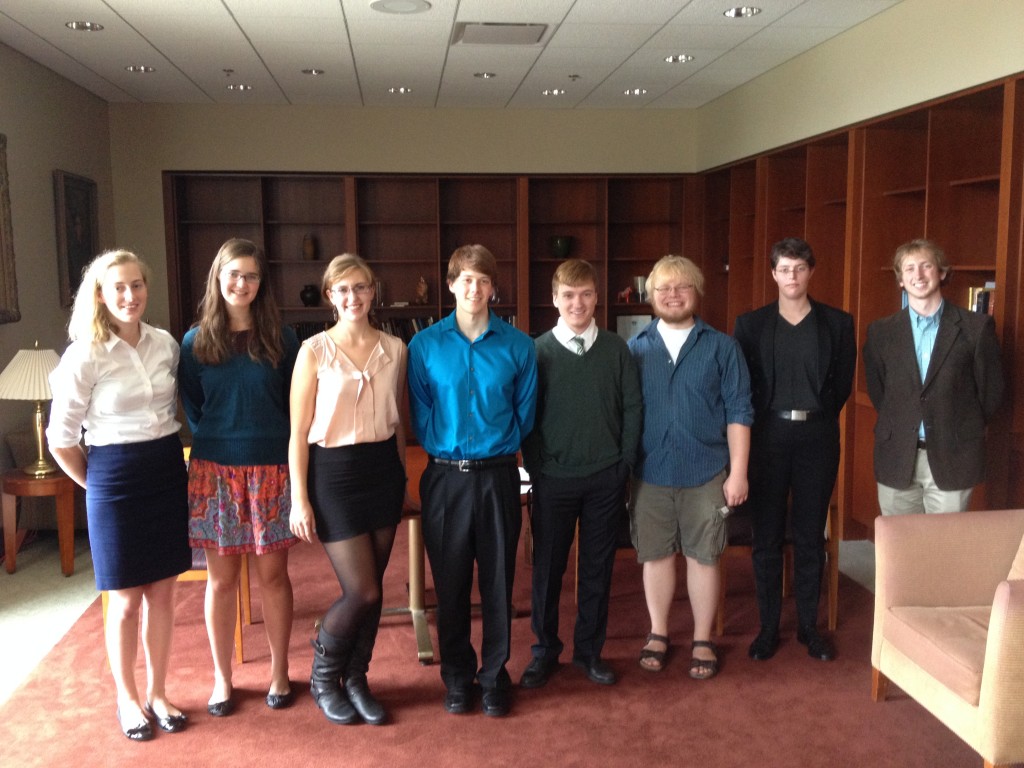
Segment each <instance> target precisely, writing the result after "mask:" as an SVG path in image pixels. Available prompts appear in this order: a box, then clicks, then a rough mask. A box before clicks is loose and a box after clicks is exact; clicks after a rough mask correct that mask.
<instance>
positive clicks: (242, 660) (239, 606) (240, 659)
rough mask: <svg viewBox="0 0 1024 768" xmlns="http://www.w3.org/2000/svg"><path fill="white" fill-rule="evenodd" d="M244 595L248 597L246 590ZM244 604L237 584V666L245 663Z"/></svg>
mask: <svg viewBox="0 0 1024 768" xmlns="http://www.w3.org/2000/svg"><path fill="white" fill-rule="evenodd" d="M243 557H244V555H243ZM243 570H244V569H243ZM246 595H248V590H246ZM244 604H245V601H244V600H243V599H242V585H241V584H239V585H238V595H237V597H236V598H235V658H236V659H237V660H238V663H239V664H244V663H245V654H244V652H243V649H242V614H243V612H244Z"/></svg>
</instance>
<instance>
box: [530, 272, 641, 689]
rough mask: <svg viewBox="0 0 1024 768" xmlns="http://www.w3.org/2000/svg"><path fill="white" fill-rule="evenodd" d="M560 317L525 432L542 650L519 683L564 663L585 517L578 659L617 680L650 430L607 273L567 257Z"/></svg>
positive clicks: (543, 347) (555, 292) (555, 287)
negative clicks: (632, 507)
mask: <svg viewBox="0 0 1024 768" xmlns="http://www.w3.org/2000/svg"><path fill="white" fill-rule="evenodd" d="M551 292H552V298H553V299H554V304H555V306H556V307H557V308H558V313H559V315H560V319H559V320H558V324H557V325H556V326H555V327H554V328H553V329H552V330H550V331H548V332H547V333H545V334H543V335H542V336H540V337H539V338H538V339H537V340H536V342H535V343H536V347H537V368H538V386H537V418H536V421H535V423H534V429H533V432H532V433H531V434H530V435H529V436H528V437H527V438H526V440H525V441H524V442H523V446H522V450H523V462H524V464H525V466H526V469H527V471H528V472H529V473H530V479H531V481H532V483H533V558H534V559H533V616H532V622H531V626H532V628H533V632H534V634H535V635H536V636H537V642H536V643H535V644H534V645H533V648H532V651H533V658H532V660H531V661H530V663H529V665H528V666H527V667H526V670H525V671H524V672H523V677H522V679H521V680H520V682H519V684H520V686H522V687H523V688H539V687H540V686H542V685H544V684H545V683H547V681H548V678H550V677H551V675H552V674H553V673H554V672H555V670H556V669H557V668H558V656H559V654H560V653H561V652H562V648H563V645H562V641H561V640H560V639H559V637H558V603H559V597H560V594H561V591H562V576H563V575H564V574H565V567H566V563H567V561H568V557H569V550H570V548H571V547H572V542H573V536H574V534H575V533H576V525H577V522H578V523H579V542H578V545H577V551H578V553H579V573H578V577H577V615H576V629H575V632H574V636H573V664H575V665H576V666H577V667H580V668H581V669H583V671H584V672H585V673H586V675H587V677H588V678H589V679H590V680H592V681H593V682H595V683H598V684H600V685H612V684H614V683H615V680H616V677H615V672H614V671H613V670H612V669H611V667H609V666H608V665H607V664H606V663H605V662H604V661H602V659H601V649H602V648H603V647H604V641H605V635H606V632H607V628H608V593H609V590H610V587H611V581H612V566H613V564H614V562H615V546H616V541H617V538H618V531H619V526H620V523H621V522H622V521H623V518H624V515H625V488H626V480H627V479H628V477H629V474H630V470H631V468H632V466H633V463H634V461H635V458H636V452H637V446H638V444H639V440H640V429H641V419H642V414H643V402H642V400H641V394H640V377H639V374H638V373H637V369H636V364H635V363H634V362H633V358H632V356H631V355H630V353H629V349H628V348H627V347H626V342H625V341H623V340H622V339H621V338H619V337H618V336H617V335H615V334H614V333H611V332H610V331H606V330H603V329H599V328H598V327H597V323H595V322H594V310H595V308H596V307H597V273H596V271H595V270H594V267H593V266H591V265H590V264H589V263H588V262H586V261H583V260H581V259H569V260H567V261H564V262H562V264H561V265H559V267H558V269H557V270H556V271H555V275H554V278H553V279H552V281H551Z"/></svg>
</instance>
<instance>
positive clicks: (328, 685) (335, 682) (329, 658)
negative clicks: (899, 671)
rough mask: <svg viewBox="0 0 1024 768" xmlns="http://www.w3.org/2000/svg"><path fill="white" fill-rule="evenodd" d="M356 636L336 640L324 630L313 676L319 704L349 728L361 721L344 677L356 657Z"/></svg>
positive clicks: (316, 646)
mask: <svg viewBox="0 0 1024 768" xmlns="http://www.w3.org/2000/svg"><path fill="white" fill-rule="evenodd" d="M354 641H355V638H353V637H335V636H334V635H331V634H328V633H327V632H326V631H325V630H324V629H323V628H322V627H321V628H320V631H319V633H318V634H317V637H316V639H315V640H311V641H310V644H311V645H312V646H313V673H312V675H311V676H310V681H309V690H310V693H312V694H313V700H314V701H316V705H317V706H318V707H320V709H322V710H323V711H324V715H325V716H326V717H327V719H328V720H330V721H331V722H332V723H338V724H339V725H348V724H350V723H354V722H356V721H357V720H358V719H359V715H358V713H357V712H356V710H355V708H353V706H352V703H351V702H350V701H349V700H348V696H347V695H346V693H345V691H343V690H342V688H341V676H342V674H343V673H344V671H345V667H346V666H347V665H348V663H349V657H350V656H351V654H352V645H353V643H354Z"/></svg>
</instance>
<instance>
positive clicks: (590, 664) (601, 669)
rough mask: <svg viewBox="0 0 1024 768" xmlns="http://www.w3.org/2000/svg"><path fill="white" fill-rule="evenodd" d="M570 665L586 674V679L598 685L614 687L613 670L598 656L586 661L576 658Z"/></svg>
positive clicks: (585, 659)
mask: <svg viewBox="0 0 1024 768" xmlns="http://www.w3.org/2000/svg"><path fill="white" fill-rule="evenodd" d="M572 663H573V664H574V665H575V666H577V667H579V668H580V669H582V670H583V671H584V672H586V674H587V679H588V680H590V682H592V683H597V684H598V685H615V681H616V680H617V678H616V676H615V670H613V669H612V668H611V667H609V666H608V665H607V664H606V663H605V662H604V661H602V660H601V658H600V657H599V656H595V657H594V658H591V659H587V658H584V657H582V656H577V657H576V658H574V659H573V660H572Z"/></svg>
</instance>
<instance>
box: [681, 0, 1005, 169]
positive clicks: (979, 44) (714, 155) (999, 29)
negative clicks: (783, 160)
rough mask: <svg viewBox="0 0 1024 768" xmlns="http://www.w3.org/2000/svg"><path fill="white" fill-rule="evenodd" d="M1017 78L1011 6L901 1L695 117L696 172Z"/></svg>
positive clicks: (982, 0) (988, 1) (959, 0)
mask: <svg viewBox="0 0 1024 768" xmlns="http://www.w3.org/2000/svg"><path fill="white" fill-rule="evenodd" d="M1021 71H1024V2H1021V0H903V2H901V3H900V4H899V5H896V6H894V7H893V8H890V9H889V10H888V11H886V12H885V13H882V14H879V15H877V16H875V17H873V18H871V19H868V20H867V21H866V22H865V23H863V24H860V25H858V26H856V27H854V28H853V29H851V30H849V31H848V32H846V33H844V34H842V35H840V36H838V37H836V38H833V39H832V40H829V41H828V42H827V43H825V44H824V45H821V46H819V47H818V48H815V49H813V50H811V51H808V52H807V53H806V54H804V55H803V56H799V57H797V58H796V59H793V60H791V61H789V62H786V63H785V64H783V65H782V66H780V67H776V68H775V69H773V70H772V71H770V72H768V73H766V74H764V75H762V76H761V77H759V78H757V79H756V80H754V81H752V82H750V83H748V84H746V85H744V86H742V87H741V88H737V89H736V90H734V91H731V92H730V93H727V94H726V95H725V96H723V97H722V98H720V99H717V100H716V101H714V102H712V103H711V104H708V105H705V106H704V107H703V108H702V109H700V110H698V112H697V118H698V125H697V134H698V146H697V148H696V161H697V167H698V168H699V169H700V170H706V169H708V168H713V167H715V166H718V165H722V164H726V163H730V162H733V161H735V160H738V159H740V158H744V157H749V156H751V155H755V154H759V153H761V152H765V151H767V150H770V149H773V148H775V147H780V146H783V145H786V144H789V143H792V142H795V141H798V140H800V139H805V138H807V137H809V136H817V135H818V134H821V133H826V132H828V131H832V130H835V129H837V128H842V127H844V126H848V125H852V124H854V123H858V122H861V121H864V120H867V119H868V118H872V117H877V116H878V115H883V114H886V113H888V112H892V111H895V110H898V109H900V108H902V107H905V106H908V105H911V104H919V103H921V102H924V101H928V100H929V99H933V98H936V97H939V96H943V95H946V94H949V93H954V92H956V91H960V90H963V89H965V88H969V87H970V86H972V85H976V84H978V83H986V82H989V81H992V80H997V79H999V78H1001V77H1005V76H1007V75H1012V74H1015V73H1017V72H1021Z"/></svg>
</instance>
